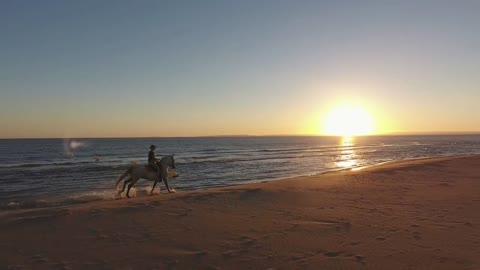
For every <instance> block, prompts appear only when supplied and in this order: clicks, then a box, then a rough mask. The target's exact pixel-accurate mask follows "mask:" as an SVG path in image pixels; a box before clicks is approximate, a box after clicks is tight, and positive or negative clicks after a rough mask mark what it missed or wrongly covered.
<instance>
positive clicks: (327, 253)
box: [323, 251, 342, 258]
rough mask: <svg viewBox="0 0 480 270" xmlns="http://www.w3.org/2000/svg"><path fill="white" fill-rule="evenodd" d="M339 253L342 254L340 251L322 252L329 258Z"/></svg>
mask: <svg viewBox="0 0 480 270" xmlns="http://www.w3.org/2000/svg"><path fill="white" fill-rule="evenodd" d="M340 254H342V252H341V251H327V252H325V253H323V255H324V256H327V257H330V258H333V257H337V256H338V255H340Z"/></svg>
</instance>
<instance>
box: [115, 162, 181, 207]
mask: <svg viewBox="0 0 480 270" xmlns="http://www.w3.org/2000/svg"><path fill="white" fill-rule="evenodd" d="M156 163H157V166H158V167H159V170H157V171H154V170H153V169H152V168H151V167H149V166H148V165H144V166H136V165H132V166H130V168H128V170H127V171H126V172H125V173H123V174H122V175H120V176H119V177H118V178H117V181H116V182H115V188H116V189H117V190H118V184H119V183H120V181H122V179H123V178H125V177H126V176H127V175H130V177H129V178H128V179H127V180H125V181H124V182H123V188H122V190H120V191H118V195H120V194H122V192H123V191H124V190H125V186H126V185H127V184H128V183H130V184H128V189H127V197H128V198H130V195H129V193H130V189H131V188H132V187H133V186H134V185H135V184H136V183H137V181H138V180H140V179H146V180H149V181H155V182H154V183H153V187H152V191H150V194H153V190H154V189H155V186H156V185H157V183H158V180H160V179H161V180H163V182H164V183H165V186H167V190H168V192H172V190H170V188H169V187H168V182H167V175H168V168H169V167H170V168H172V169H175V159H174V158H173V155H171V156H166V157H163V158H162V159H160V161H157V162H156Z"/></svg>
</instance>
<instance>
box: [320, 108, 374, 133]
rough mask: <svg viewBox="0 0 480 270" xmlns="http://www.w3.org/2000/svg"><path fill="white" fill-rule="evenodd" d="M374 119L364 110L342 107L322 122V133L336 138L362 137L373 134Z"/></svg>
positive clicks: (334, 110) (329, 114)
mask: <svg viewBox="0 0 480 270" xmlns="http://www.w3.org/2000/svg"><path fill="white" fill-rule="evenodd" d="M373 129H374V123H373V119H372V117H371V116H370V114H369V113H368V112H367V111H366V110H365V109H363V108H361V107H359V106H355V105H341V106H338V107H336V108H334V109H333V110H332V111H330V112H329V113H328V114H327V116H326V117H325V119H324V121H323V122H322V133H324V134H326V135H335V136H344V137H345V136H360V135H369V134H372V132H373Z"/></svg>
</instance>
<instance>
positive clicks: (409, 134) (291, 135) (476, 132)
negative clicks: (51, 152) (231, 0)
mask: <svg viewBox="0 0 480 270" xmlns="http://www.w3.org/2000/svg"><path fill="white" fill-rule="evenodd" d="M442 135H458V136H460V135H480V131H438V132H393V133H382V134H366V135H354V136H341V135H328V134H266V135H252V134H238V135H199V136H138V137H136V136H131V137H121V136H119V137H108V136H106V137H7V138H0V140H55V139H58V140H60V139H162V138H164V139H168V138H171V139H175V138H242V137H243V138H245V137H375V136H442Z"/></svg>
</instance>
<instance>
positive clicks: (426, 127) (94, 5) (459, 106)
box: [0, 0, 480, 138]
mask: <svg viewBox="0 0 480 270" xmlns="http://www.w3.org/2000/svg"><path fill="white" fill-rule="evenodd" d="M479 13H480V1H473V0H472V1H467V0H465V1H442V0H435V1H390V0H386V1H320V0H318V1H293V0H292V1H282V0H278V1H273V0H271V1H269V0H265V1H248V0H246V1H228V0H225V1H210V0H205V1H183V0H180V1H160V0H156V1H148V0H141V1H122V0H117V1H110V0H105V1H96V0H95V1H90V0H82V1H70V0H62V1H49V0H44V1H33V0H32V1H25V0H12V1H10V0H3V1H0V40H1V42H0V93H1V98H0V126H1V129H0V138H45V137H48V138H57V137H157V136H211V135H272V134H319V135H322V130H323V129H322V125H323V124H324V123H325V117H326V115H328V113H329V112H330V111H332V110H335V108H336V107H338V106H343V105H344V104H353V105H352V106H357V107H360V108H362V109H363V110H365V111H367V112H368V114H369V115H370V117H371V118H372V119H373V122H374V123H375V128H374V130H373V131H372V132H373V133H374V134H392V133H436V132H459V133H462V132H480V106H478V103H479V102H480V50H479V49H478V48H480V34H479V26H480V16H478V14H479ZM342 104H343V105H342Z"/></svg>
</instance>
